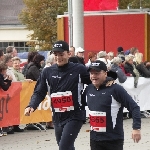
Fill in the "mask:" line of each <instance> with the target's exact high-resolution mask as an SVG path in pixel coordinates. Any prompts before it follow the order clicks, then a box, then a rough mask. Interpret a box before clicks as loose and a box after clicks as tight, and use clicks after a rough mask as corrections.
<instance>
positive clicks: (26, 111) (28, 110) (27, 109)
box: [24, 107, 34, 116]
mask: <svg viewBox="0 0 150 150" xmlns="http://www.w3.org/2000/svg"><path fill="white" fill-rule="evenodd" d="M32 112H34V109H33V108H31V107H27V108H26V109H25V111H24V115H25V116H30V114H31V113H32Z"/></svg>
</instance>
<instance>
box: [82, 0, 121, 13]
mask: <svg viewBox="0 0 150 150" xmlns="http://www.w3.org/2000/svg"><path fill="white" fill-rule="evenodd" d="M117 7H118V0H84V11H100V10H116V9H117Z"/></svg>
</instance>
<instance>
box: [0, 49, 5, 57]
mask: <svg viewBox="0 0 150 150" xmlns="http://www.w3.org/2000/svg"><path fill="white" fill-rule="evenodd" d="M3 55H4V51H3V50H2V49H0V57H1V56H3Z"/></svg>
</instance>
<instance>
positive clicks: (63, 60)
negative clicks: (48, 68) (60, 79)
mask: <svg viewBox="0 0 150 150" xmlns="http://www.w3.org/2000/svg"><path fill="white" fill-rule="evenodd" d="M54 59H55V62H56V64H57V65H58V66H63V65H65V64H67V63H68V59H69V52H67V51H64V52H54Z"/></svg>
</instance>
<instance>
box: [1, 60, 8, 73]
mask: <svg viewBox="0 0 150 150" xmlns="http://www.w3.org/2000/svg"><path fill="white" fill-rule="evenodd" d="M7 68H8V67H7V66H6V64H5V63H4V62H0V73H1V72H2V71H3V70H6V69H7Z"/></svg>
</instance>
